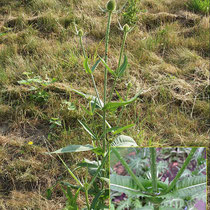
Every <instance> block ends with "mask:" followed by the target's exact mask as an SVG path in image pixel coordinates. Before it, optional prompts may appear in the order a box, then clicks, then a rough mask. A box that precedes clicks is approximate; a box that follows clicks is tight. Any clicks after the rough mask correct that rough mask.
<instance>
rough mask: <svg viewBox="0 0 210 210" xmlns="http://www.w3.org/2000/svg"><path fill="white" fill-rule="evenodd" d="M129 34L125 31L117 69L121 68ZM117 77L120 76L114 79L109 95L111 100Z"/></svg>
mask: <svg viewBox="0 0 210 210" xmlns="http://www.w3.org/2000/svg"><path fill="white" fill-rule="evenodd" d="M127 34H128V32H127V31H125V32H124V34H123V42H122V45H121V49H120V56H119V61H118V67H117V69H119V68H120V63H121V59H122V54H123V49H124V46H125V40H126V37H127ZM117 79H118V77H116V78H115V80H114V84H113V86H112V90H111V93H110V96H109V102H110V101H111V100H112V95H113V92H114V89H115V86H116V83H117Z"/></svg>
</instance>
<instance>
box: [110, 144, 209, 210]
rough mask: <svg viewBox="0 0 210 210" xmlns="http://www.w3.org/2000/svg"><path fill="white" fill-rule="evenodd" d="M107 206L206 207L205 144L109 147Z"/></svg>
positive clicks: (145, 209)
mask: <svg viewBox="0 0 210 210" xmlns="http://www.w3.org/2000/svg"><path fill="white" fill-rule="evenodd" d="M110 209H111V210H115V209H116V210H170V209H171V210H206V209H207V163H206V148H205V147H199V148H195V147H193V148H185V147H181V148H177V147H174V148H154V147H150V148H137V147H124V148H123V147H112V148H111V150H110Z"/></svg>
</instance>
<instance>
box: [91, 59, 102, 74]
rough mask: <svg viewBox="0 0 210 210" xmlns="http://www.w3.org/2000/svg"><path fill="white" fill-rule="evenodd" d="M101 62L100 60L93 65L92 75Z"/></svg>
mask: <svg viewBox="0 0 210 210" xmlns="http://www.w3.org/2000/svg"><path fill="white" fill-rule="evenodd" d="M100 62H101V60H100V59H98V60H97V61H96V63H95V64H94V65H93V67H92V68H91V71H92V73H93V72H94V70H95V69H96V67H97V66H98V64H99V63H100Z"/></svg>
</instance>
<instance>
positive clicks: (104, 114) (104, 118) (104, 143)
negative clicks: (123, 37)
mask: <svg viewBox="0 0 210 210" xmlns="http://www.w3.org/2000/svg"><path fill="white" fill-rule="evenodd" d="M111 16H112V12H111V11H110V12H109V14H108V23H107V29H106V39H105V58H104V61H105V62H106V63H107V59H108V43H109V33H110V24H111ZM106 89H107V68H105V71H104V106H105V105H106ZM103 132H104V139H103V153H105V151H106V111H105V110H104V111H103Z"/></svg>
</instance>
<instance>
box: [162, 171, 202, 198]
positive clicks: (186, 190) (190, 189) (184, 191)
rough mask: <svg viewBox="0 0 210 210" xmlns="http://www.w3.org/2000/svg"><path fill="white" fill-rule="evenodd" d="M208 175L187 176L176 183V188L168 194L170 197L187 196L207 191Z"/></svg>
mask: <svg viewBox="0 0 210 210" xmlns="http://www.w3.org/2000/svg"><path fill="white" fill-rule="evenodd" d="M205 189H206V176H203V175H201V176H196V177H186V178H184V179H183V180H181V181H178V182H177V183H176V188H175V190H174V191H172V192H171V193H168V194H167V195H166V196H167V197H169V198H171V197H172V198H176V197H179V198H186V197H191V196H194V195H196V194H202V193H205Z"/></svg>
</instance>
